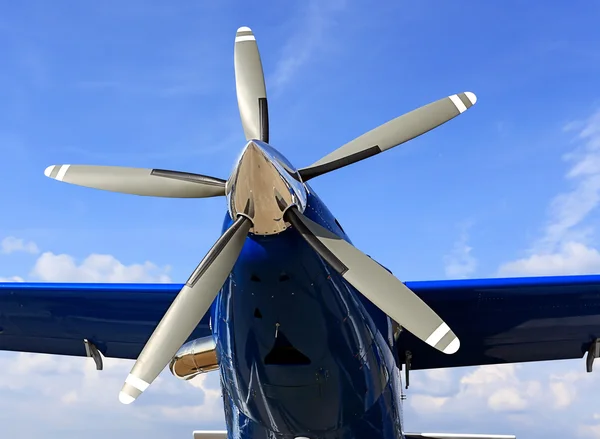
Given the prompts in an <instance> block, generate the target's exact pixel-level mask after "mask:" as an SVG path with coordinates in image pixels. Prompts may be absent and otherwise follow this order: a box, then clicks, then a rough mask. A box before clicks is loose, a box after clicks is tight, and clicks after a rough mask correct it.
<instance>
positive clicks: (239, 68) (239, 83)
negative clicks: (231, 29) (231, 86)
mask: <svg viewBox="0 0 600 439" xmlns="http://www.w3.org/2000/svg"><path fill="white" fill-rule="evenodd" d="M234 65H235V87H236V92H237V101H238V107H239V109H240V117H241V118H242V125H243V127H244V134H245V135H246V140H253V139H256V140H262V141H263V142H265V143H269V110H268V106H267V88H266V87H265V77H264V74H263V68H262V63H261V61H260V54H259V53H258V46H257V44H256V38H255V37H254V34H253V33H252V31H251V30H250V28H249V27H240V28H239V29H238V30H237V33H236V35H235V48H234Z"/></svg>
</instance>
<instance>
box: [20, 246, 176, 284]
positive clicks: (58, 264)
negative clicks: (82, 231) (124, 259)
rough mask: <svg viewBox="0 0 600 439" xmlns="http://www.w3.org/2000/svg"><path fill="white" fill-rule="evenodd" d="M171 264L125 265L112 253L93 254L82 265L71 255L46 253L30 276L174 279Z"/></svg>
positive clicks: (115, 280)
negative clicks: (170, 274)
mask: <svg viewBox="0 0 600 439" xmlns="http://www.w3.org/2000/svg"><path fill="white" fill-rule="evenodd" d="M169 271H170V267H168V266H167V267H162V268H161V267H158V266H156V265H155V264H153V263H152V262H144V263H143V264H131V265H124V264H123V263H121V262H120V261H119V260H117V259H116V258H115V257H114V256H112V255H99V254H91V255H90V256H88V257H87V258H85V259H84V260H83V261H82V262H81V263H80V264H78V263H77V261H76V260H75V259H74V258H73V257H72V256H69V255H65V254H60V255H56V254H54V253H52V252H44V253H43V254H42V255H41V256H40V257H39V258H38V260H37V261H36V263H35V266H34V267H33V270H32V272H31V276H32V277H34V278H36V279H39V280H43V281H48V282H113V283H119V282H162V283H164V282H171V278H170V277H169V276H168V274H167V273H168V272H169Z"/></svg>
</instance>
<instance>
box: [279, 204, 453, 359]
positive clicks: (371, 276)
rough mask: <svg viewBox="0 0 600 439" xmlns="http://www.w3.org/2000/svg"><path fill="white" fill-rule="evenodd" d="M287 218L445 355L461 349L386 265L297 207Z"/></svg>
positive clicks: (371, 295)
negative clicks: (322, 225) (382, 264)
mask: <svg viewBox="0 0 600 439" xmlns="http://www.w3.org/2000/svg"><path fill="white" fill-rule="evenodd" d="M286 220H287V221H289V222H290V223H291V224H292V225H293V226H294V228H296V230H298V231H299V232H300V233H301V234H302V237H303V238H304V239H305V240H306V241H307V242H308V243H309V244H310V245H311V246H312V247H313V248H314V249H315V251H316V252H317V253H319V255H320V256H321V257H322V258H323V259H325V261H327V263H328V264H329V265H331V266H332V268H333V269H334V270H336V271H337V272H338V273H340V274H341V275H342V276H343V277H344V279H346V280H347V281H348V282H349V283H350V284H351V285H352V286H353V287H354V288H356V289H357V290H358V291H359V292H360V293H361V294H362V295H363V296H365V297H366V298H367V299H369V300H370V301H371V302H373V303H374V304H375V305H376V306H377V307H378V308H379V309H381V310H382V311H383V312H385V313H386V314H387V315H388V316H390V317H391V318H392V319H394V320H395V321H396V322H398V323H399V324H400V325H402V327H403V328H405V329H406V330H407V331H409V332H411V333H412V334H414V335H415V336H416V337H418V338H420V339H421V340H423V341H424V342H425V343H427V344H428V345H430V346H432V347H434V348H436V349H438V350H440V351H442V352H443V353H445V354H453V353H455V352H456V351H458V348H459V347H460V341H459V340H458V338H457V337H456V335H454V332H452V330H451V329H450V328H449V327H448V325H447V324H446V323H444V321H443V320H442V319H441V318H440V317H439V316H438V315H437V314H436V313H435V312H434V311H433V310H432V309H431V308H430V307H429V305H427V304H426V303H425V302H423V301H422V300H421V299H420V298H419V296H417V295H416V294H415V293H413V292H412V291H411V290H410V289H409V288H408V287H407V286H406V285H404V284H403V283H402V282H400V281H399V280H398V279H397V278H396V277H394V276H393V275H392V274H391V273H390V272H388V271H387V270H386V269H385V268H383V267H382V266H381V265H379V264H378V263H377V262H375V261H374V260H373V259H371V258H370V257H369V256H367V255H365V254H364V253H363V252H361V251H360V250H358V249H357V248H356V247H354V246H353V245H351V244H350V243H348V242H346V241H344V240H343V239H342V238H340V237H339V236H337V235H335V234H333V233H332V232H330V231H329V230H327V229H325V228H323V227H321V226H320V225H319V224H317V223H315V222H314V221H312V220H310V219H309V218H307V217H306V216H304V215H303V214H301V213H300V212H299V211H298V210H297V209H296V208H291V209H289V210H288V211H287V212H286Z"/></svg>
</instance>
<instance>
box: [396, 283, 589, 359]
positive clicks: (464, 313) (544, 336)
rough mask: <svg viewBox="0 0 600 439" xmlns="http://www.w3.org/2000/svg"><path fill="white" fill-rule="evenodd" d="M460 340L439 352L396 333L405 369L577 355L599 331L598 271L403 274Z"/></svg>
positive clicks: (574, 356) (578, 356) (411, 337)
mask: <svg viewBox="0 0 600 439" xmlns="http://www.w3.org/2000/svg"><path fill="white" fill-rule="evenodd" d="M407 286H409V287H410V288H411V289H412V290H413V291H415V293H417V294H418V295H419V297H421V298H422V299H423V300H424V301H425V302H426V303H427V304H429V306H431V307H432V308H433V310H434V311H436V312H437V313H438V314H439V315H440V317H441V318H442V319H444V320H445V321H446V322H447V323H448V325H449V326H450V327H451V328H452V329H453V330H454V332H455V333H456V335H457V336H458V338H459V339H460V340H461V349H460V350H459V351H458V352H457V353H456V354H454V355H443V354H438V353H437V352H435V351H434V350H432V349H428V347H427V346H426V345H425V344H424V343H422V342H420V341H419V340H417V339H415V338H414V337H413V336H411V335H410V334H409V333H406V332H404V333H402V334H401V335H400V338H399V339H398V343H399V348H398V354H399V357H400V360H401V361H402V362H404V361H405V353H406V351H409V352H410V353H411V357H412V358H411V369H413V370H415V369H433V368H441V367H459V366H475V365H484V364H501V363H521V362H529V361H545V360H564V359H574V358H582V357H583V356H584V355H585V353H586V352H587V351H588V349H590V346H591V345H592V344H593V343H594V342H595V340H596V339H597V338H599V337H600V276H598V275H591V276H548V277H527V278H505V279H474V280H458V281H457V280H455V281H426V282H407Z"/></svg>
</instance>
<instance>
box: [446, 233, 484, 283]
mask: <svg viewBox="0 0 600 439" xmlns="http://www.w3.org/2000/svg"><path fill="white" fill-rule="evenodd" d="M468 240H469V235H468V234H467V231H466V230H464V231H463V232H462V233H461V235H460V238H459V239H458V240H457V241H456V242H455V243H454V248H453V249H452V252H451V253H450V254H448V255H446V256H444V270H445V272H446V276H447V277H450V278H467V277H469V276H470V275H472V274H473V273H474V272H475V270H476V269H477V259H475V257H474V256H473V254H472V253H471V252H472V251H473V248H472V247H471V246H469V244H468Z"/></svg>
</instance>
